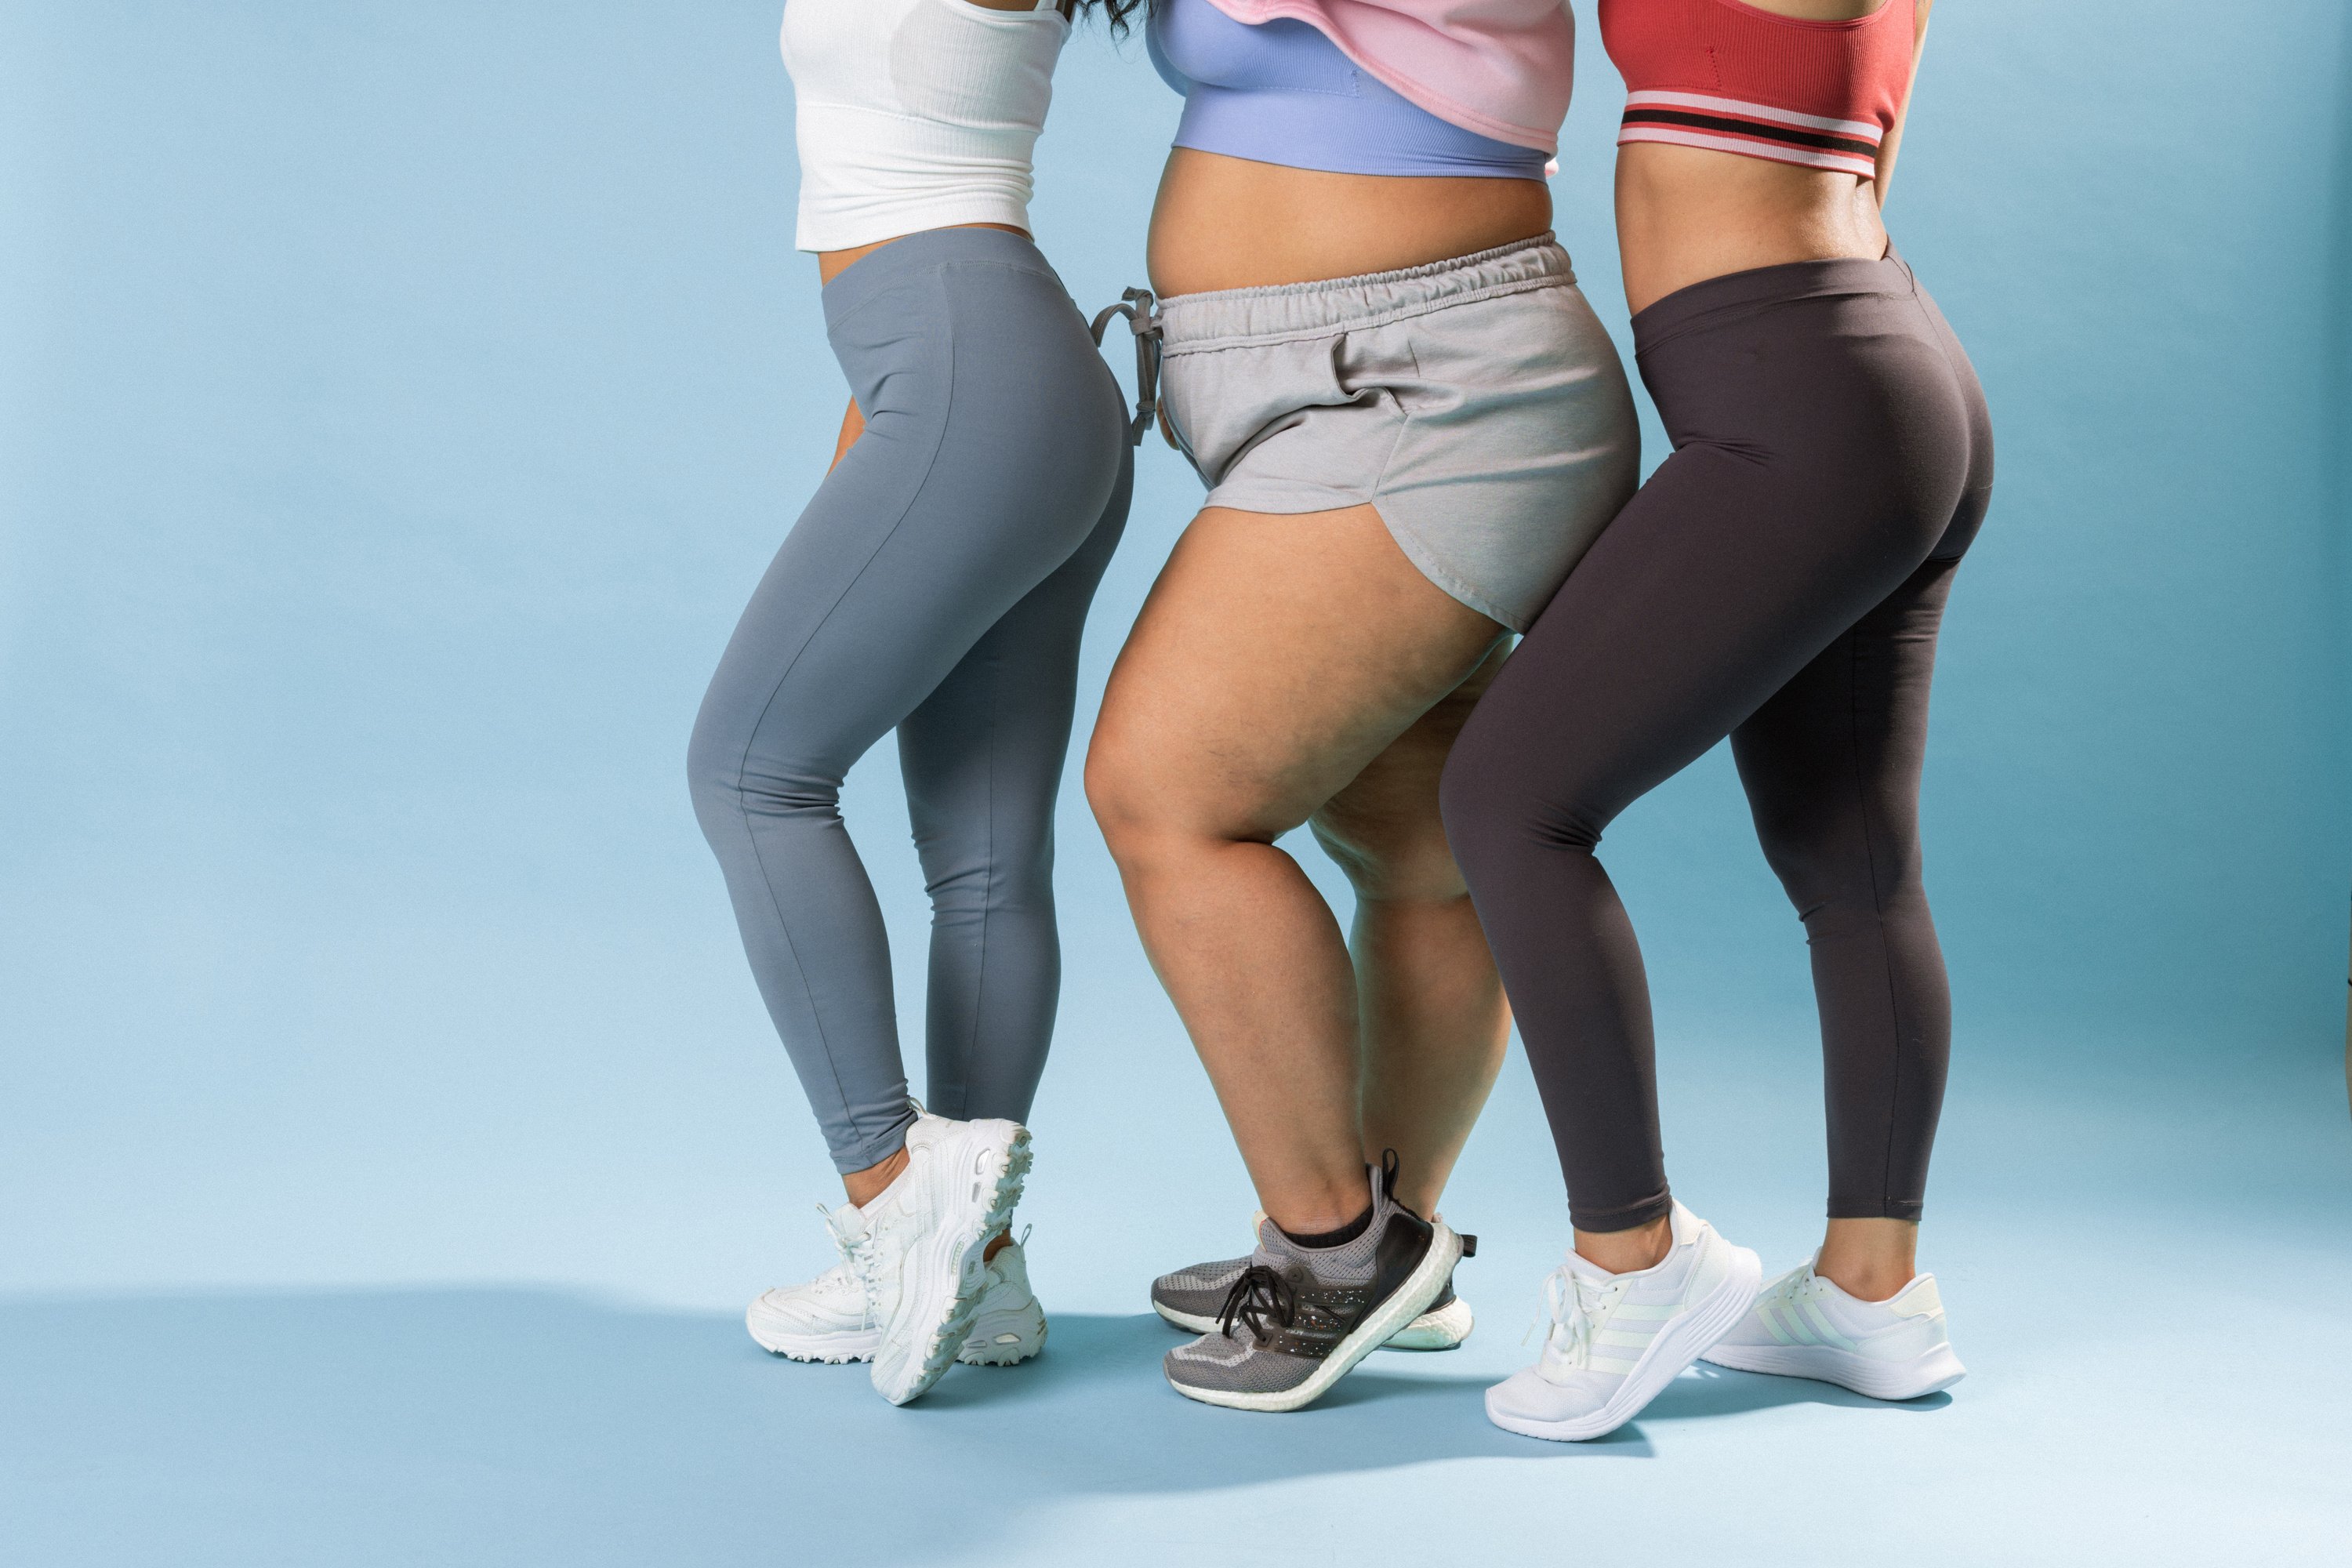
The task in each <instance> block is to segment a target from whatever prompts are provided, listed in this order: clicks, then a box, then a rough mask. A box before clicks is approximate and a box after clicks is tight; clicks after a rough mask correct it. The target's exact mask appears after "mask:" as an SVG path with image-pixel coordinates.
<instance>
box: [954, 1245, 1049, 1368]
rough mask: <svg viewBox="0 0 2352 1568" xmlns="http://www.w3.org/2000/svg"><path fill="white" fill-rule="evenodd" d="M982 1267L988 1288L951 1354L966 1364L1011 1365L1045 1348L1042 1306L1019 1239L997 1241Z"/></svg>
mask: <svg viewBox="0 0 2352 1568" xmlns="http://www.w3.org/2000/svg"><path fill="white" fill-rule="evenodd" d="M1024 1239H1025V1238H1024ZM986 1268H987V1272H988V1289H985V1290H982V1292H981V1293H980V1306H979V1307H978V1308H977V1309H976V1310H974V1311H973V1312H972V1315H971V1331H969V1332H968V1333H966V1334H965V1335H964V1339H963V1349H961V1350H960V1351H958V1352H956V1360H958V1361H960V1362H961V1363H964V1364H965V1365H966V1366H1013V1365H1016V1364H1018V1363H1022V1362H1024V1361H1027V1360H1028V1359H1029V1358H1030V1357H1031V1356H1033V1355H1035V1354H1036V1353H1037V1352H1039V1351H1041V1350H1044V1349H1045V1308H1043V1307H1041V1306H1039V1305H1038V1304H1037V1298H1036V1296H1035V1295H1034V1293H1032V1292H1031V1290H1030V1289H1029V1258H1028V1255H1027V1254H1026V1253H1025V1252H1024V1251H1023V1250H1022V1244H1021V1242H1018V1241H1008V1242H1006V1243H1005V1244H1004V1245H1003V1247H998V1248H997V1249H996V1256H995V1257H993V1258H990V1259H989V1260H988V1263H987V1265H986Z"/></svg>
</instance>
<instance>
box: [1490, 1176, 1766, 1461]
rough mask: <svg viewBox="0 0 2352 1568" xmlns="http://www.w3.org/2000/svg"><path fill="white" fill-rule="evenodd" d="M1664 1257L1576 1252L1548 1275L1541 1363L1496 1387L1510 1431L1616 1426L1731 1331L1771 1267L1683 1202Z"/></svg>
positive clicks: (1496, 1415)
mask: <svg viewBox="0 0 2352 1568" xmlns="http://www.w3.org/2000/svg"><path fill="white" fill-rule="evenodd" d="M1668 1223H1669V1225H1670V1226H1671V1227H1672V1233H1673V1245H1672V1246H1671V1247H1668V1248H1667V1251H1666V1256H1665V1258H1664V1261H1662V1262H1660V1263H1657V1264H1655V1265H1654V1266H1653V1267H1651V1268H1643V1269H1641V1270H1638V1271H1636V1272H1633V1273H1630V1274H1612V1273H1609V1272H1608V1271H1607V1270H1605V1269H1602V1268H1597V1267H1595V1266H1594V1265H1592V1264H1591V1263H1588V1262H1586V1261H1585V1260H1584V1259H1583V1258H1579V1257H1578V1256H1577V1255H1576V1254H1575V1253H1573V1252H1571V1253H1570V1254H1569V1255H1568V1261H1567V1262H1566V1263H1563V1264H1562V1265H1560V1267H1559V1268H1555V1269H1554V1270H1552V1273H1551V1278H1550V1279H1548V1280H1547V1281H1545V1287H1544V1289H1545V1294H1546V1298H1547V1300H1548V1301H1549V1306H1550V1308H1551V1320H1552V1321H1551V1327H1550V1328H1549V1330H1548V1331H1546V1332H1545V1335H1544V1347H1543V1354H1541V1355H1540V1356H1538V1358H1537V1359H1536V1364H1535V1365H1533V1366H1531V1367H1527V1368H1524V1369H1523V1370H1521V1371H1519V1372H1516V1373H1512V1374H1511V1375H1510V1377H1508V1378H1507V1379H1506V1380H1505V1381H1503V1382H1501V1383H1498V1384H1496V1385H1495V1386H1494V1387H1492V1388H1490V1389H1488V1390H1487V1391H1486V1419H1487V1420H1489V1421H1492V1422H1493V1423H1494V1424H1495V1425H1496V1426H1500V1427H1501V1428H1503V1430H1505V1431H1506V1432H1517V1433H1521V1434H1523V1435H1525V1436H1529V1437H1549V1438H1551V1439H1553V1440H1554V1441H1556V1442H1564V1443H1575V1442H1582V1441H1584V1440H1585V1439H1587V1438H1591V1437H1598V1436H1602V1435H1603V1434H1605V1433H1610V1432H1613V1431H1615V1430H1616V1429H1617V1428H1618V1427H1620V1426H1623V1425H1624V1424H1625V1423H1626V1422H1628V1421H1631V1420H1632V1419H1633V1417H1634V1416H1635V1415H1638V1414H1639V1413H1640V1412H1641V1409H1642V1407H1643V1405H1647V1404H1649V1403H1650V1401H1651V1400H1653V1399H1654V1398H1656V1397H1657V1396H1658V1394H1659V1391H1660V1390H1662V1389H1664V1387H1665V1386H1666V1384H1669V1383H1672V1382H1673V1381H1674V1380H1675V1378H1676V1377H1678V1376H1679V1375H1681V1373H1682V1370H1683V1369H1684V1368H1685V1367H1686V1366H1688V1365H1690V1363H1693V1362H1695V1361H1696V1360H1697V1359H1698V1358H1699V1356H1700V1355H1701V1353H1703V1352H1705V1351H1706V1348H1707V1347H1708V1346H1709V1345H1711V1344H1713V1343H1715V1342H1716V1341H1717V1340H1718V1339H1720V1338H1722V1337H1723V1336H1724V1335H1725V1334H1726V1333H1727V1332H1729V1331H1731V1329H1732V1328H1733V1326H1734V1325H1736V1324H1737V1323H1738V1321H1739V1320H1740V1318H1741V1317H1742V1316H1743V1315H1745V1314H1746V1312H1747V1310H1748V1303H1750V1302H1751V1301H1753V1300H1756V1291H1757V1288H1758V1286H1759V1284H1760V1283H1761V1282H1762V1280H1763V1278H1764V1267H1763V1265H1762V1264H1760V1263H1759V1262H1758V1261H1757V1259H1756V1255H1755V1254H1754V1253H1752V1252H1750V1251H1748V1248H1746V1247H1734V1246H1733V1245H1732V1244H1731V1243H1729V1242H1727V1241H1726V1240H1724V1239H1723V1237H1720V1236H1717V1234H1716V1231H1715V1227H1714V1226H1711V1225H1709V1224H1707V1223H1706V1221H1705V1220H1703V1219H1701V1218H1699V1217H1698V1215H1695V1214H1693V1213H1691V1212H1690V1210H1688V1209H1686V1208H1685V1207H1683V1205H1681V1204H1679V1203H1677V1204H1675V1206H1674V1213H1673V1215H1672V1217H1671V1219H1670V1220H1669V1222H1668Z"/></svg>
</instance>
